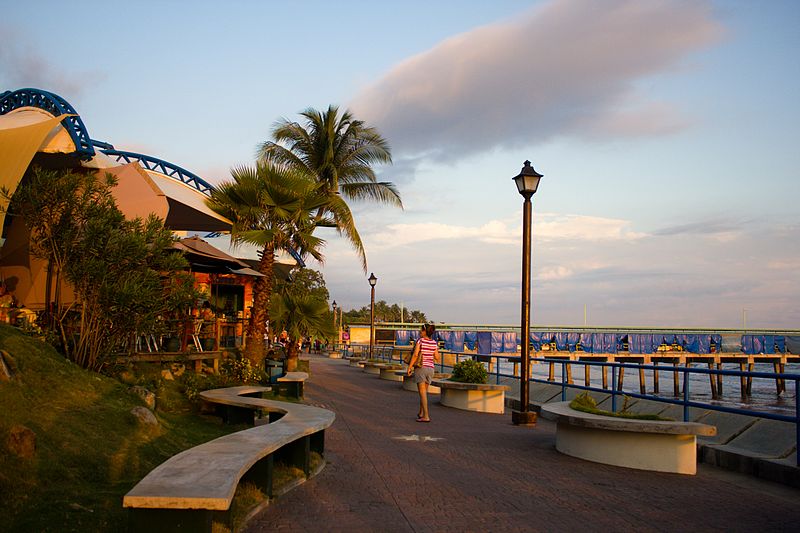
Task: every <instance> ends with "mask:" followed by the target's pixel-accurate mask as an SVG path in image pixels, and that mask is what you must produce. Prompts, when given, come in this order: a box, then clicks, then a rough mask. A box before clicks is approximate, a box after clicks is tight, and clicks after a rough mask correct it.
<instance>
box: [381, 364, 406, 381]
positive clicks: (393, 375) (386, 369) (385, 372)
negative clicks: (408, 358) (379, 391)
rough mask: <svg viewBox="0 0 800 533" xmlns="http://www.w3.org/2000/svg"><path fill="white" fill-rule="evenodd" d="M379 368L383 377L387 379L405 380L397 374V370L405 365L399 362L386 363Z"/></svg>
mask: <svg viewBox="0 0 800 533" xmlns="http://www.w3.org/2000/svg"><path fill="white" fill-rule="evenodd" d="M378 368H379V369H380V377H381V379H385V380H387V381H403V377H402V376H398V375H397V371H398V370H402V369H403V365H400V364H397V363H384V364H382V365H380V366H379V367H378Z"/></svg>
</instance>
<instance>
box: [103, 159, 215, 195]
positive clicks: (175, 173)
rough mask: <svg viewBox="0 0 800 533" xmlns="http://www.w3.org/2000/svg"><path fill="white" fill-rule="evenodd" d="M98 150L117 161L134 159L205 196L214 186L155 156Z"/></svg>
mask: <svg viewBox="0 0 800 533" xmlns="http://www.w3.org/2000/svg"><path fill="white" fill-rule="evenodd" d="M100 151H101V152H103V153H104V154H106V155H107V156H109V157H113V158H115V159H116V160H117V161H118V162H119V161H124V162H125V163H130V162H132V161H136V162H138V163H139V164H140V165H142V166H143V167H144V168H146V169H147V170H152V171H154V172H160V173H161V174H164V175H165V176H169V177H170V178H174V179H176V180H178V181H180V182H182V183H184V184H186V185H189V186H190V187H194V188H195V189H197V190H198V191H200V192H201V193H203V194H205V195H206V196H209V195H210V194H211V190H212V189H213V188H214V187H213V186H212V185H211V184H210V183H208V182H207V181H205V180H204V179H203V178H201V177H200V176H198V175H196V174H192V173H191V172H189V171H188V170H186V169H183V168H181V167H179V166H177V165H173V164H172V163H169V162H167V161H164V160H163V159H158V158H156V157H151V156H149V155H144V154H137V153H134V152H125V151H123V150H107V149H103V150H100Z"/></svg>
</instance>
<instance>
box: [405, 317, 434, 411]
mask: <svg viewBox="0 0 800 533" xmlns="http://www.w3.org/2000/svg"><path fill="white" fill-rule="evenodd" d="M435 331H436V326H434V325H433V324H425V325H423V326H422V328H421V329H420V332H419V335H420V337H419V340H418V341H417V343H416V344H415V345H414V352H413V354H412V355H411V361H410V362H409V363H408V369H407V370H406V373H407V374H408V375H409V376H410V375H411V374H412V373H413V374H414V383H416V384H417V390H418V391H419V412H418V413H417V422H430V421H431V417H430V413H429V412H428V386H429V385H430V384H431V381H432V380H433V368H434V364H435V363H437V362H438V361H439V345H438V344H437V343H436V341H435V340H433V333H434V332H435Z"/></svg>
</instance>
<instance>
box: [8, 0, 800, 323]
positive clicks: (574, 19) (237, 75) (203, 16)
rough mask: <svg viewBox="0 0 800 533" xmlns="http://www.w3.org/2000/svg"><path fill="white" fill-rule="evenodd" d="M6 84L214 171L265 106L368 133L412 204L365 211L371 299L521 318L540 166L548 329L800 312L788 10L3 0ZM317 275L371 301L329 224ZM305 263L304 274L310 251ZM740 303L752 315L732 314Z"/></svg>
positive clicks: (434, 310)
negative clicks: (49, 96)
mask: <svg viewBox="0 0 800 533" xmlns="http://www.w3.org/2000/svg"><path fill="white" fill-rule="evenodd" d="M0 11H1V12H2V13H3V19H2V20H0V89H1V90H6V89H16V88H21V87H28V86H33V87H39V88H42V89H46V90H51V91H53V92H56V93H58V94H60V95H61V96H63V97H64V98H66V99H67V100H68V101H69V102H70V103H71V104H72V105H73V106H74V107H75V108H76V109H77V110H78V112H79V113H80V114H81V116H82V117H83V119H84V122H85V123H86V125H87V128H88V130H89V133H90V134H91V135H92V137H93V138H95V139H98V140H104V141H108V142H111V143H113V144H114V145H115V146H116V147H117V148H120V149H128V150H133V151H140V152H144V153H147V154H151V155H155V156H158V157H161V158H163V159H166V160H169V161H172V162H174V163H176V164H179V165H181V166H183V167H185V168H187V169H189V170H191V171H193V172H195V173H198V174H200V175H201V176H203V177H206V178H207V179H208V180H209V181H211V182H219V181H221V180H223V179H225V178H226V177H227V175H228V169H229V168H230V167H232V166H235V165H239V164H242V163H249V162H252V160H253V157H254V153H255V148H256V145H257V144H258V143H259V142H261V141H263V140H265V139H267V138H268V137H269V131H270V127H271V125H272V124H273V123H274V122H275V121H276V120H277V119H279V118H280V117H287V118H291V119H294V118H296V116H297V112H299V111H301V110H303V109H305V108H307V107H316V108H324V107H326V106H327V105H328V104H338V105H340V106H342V107H347V108H349V109H351V110H352V111H353V112H354V113H355V114H356V116H357V117H358V118H362V119H364V120H366V121H367V122H369V123H370V124H372V125H374V126H376V127H377V128H378V129H379V130H380V131H381V132H382V133H383V134H384V135H385V136H386V137H387V139H388V141H389V143H390V144H391V145H392V148H393V156H394V161H395V164H394V165H393V166H391V167H387V168H381V169H379V173H380V175H381V176H382V178H384V179H387V180H390V181H393V182H395V183H396V184H397V186H398V187H399V189H400V192H401V195H402V197H403V201H404V204H405V209H404V210H402V211H401V210H395V209H389V208H381V207H376V206H370V205H355V206H354V210H355V213H356V216H357V223H358V226H359V230H360V232H361V235H362V237H363V239H364V242H365V245H366V248H367V255H368V260H369V269H370V271H373V272H375V274H376V275H377V276H378V278H379V281H378V286H377V297H378V298H379V299H386V300H388V301H391V302H403V303H404V304H405V305H406V306H408V307H411V308H415V309H422V310H424V311H426V312H427V313H428V315H429V316H430V317H431V318H433V319H435V320H437V321H447V322H468V323H476V322H480V323H495V324H496V323H507V324H516V323H518V321H519V301H520V288H519V285H520V282H519V280H520V262H521V258H520V249H521V241H520V231H521V230H520V226H521V204H522V201H521V197H520V196H519V195H518V194H517V193H516V190H515V188H514V185H513V183H512V181H511V177H512V176H514V175H515V174H516V173H518V172H519V170H520V168H521V166H522V162H523V161H524V160H525V159H530V160H531V161H532V162H533V164H534V166H535V168H536V169H537V170H538V171H539V172H541V173H543V174H544V176H545V177H544V178H543V180H542V183H541V185H540V189H539V192H538V193H537V194H536V196H535V197H534V229H533V232H534V238H533V241H534V242H533V249H534V256H533V290H532V299H533V321H534V322H535V323H537V324H576V325H577V324H583V321H584V306H585V307H586V309H587V322H588V324H590V325H641V326H684V325H685V326H711V327H740V326H741V325H742V321H743V316H746V321H747V326H748V327H763V328H773V327H774V328H798V327H800V305H798V302H800V275H799V274H798V272H800V244H798V242H799V241H800V239H798V237H799V236H800V215H798V209H797V198H798V196H799V195H798V193H800V186H799V185H798V184H797V183H798V177H800V176H798V174H799V173H800V171H799V170H798V169H800V150H797V148H796V144H797V139H798V138H800V131H799V130H800V104H799V103H798V99H797V95H798V94H800V69H798V60H797V54H798V51H800V35H799V34H798V32H797V31H796V29H797V27H800V4H799V3H797V2H794V1H791V0H783V1H781V0H775V1H771V2H768V3H760V2H759V3H756V2H736V1H724V2H723V1H720V2H696V1H693V2H666V1H624V0H607V1H604V2H589V1H573V0H550V1H545V2H524V1H494V2H491V3H490V2H477V1H475V2H456V1H447V2H416V1H404V2H402V3H390V2H385V3H376V2H373V3H366V2H322V1H320V2H292V3H289V2H281V3H278V2H271V3H267V2H255V1H253V2H245V1H240V2H231V3H226V4H221V3H219V2H177V1H172V2H137V3H135V4H134V3H123V2H107V3H104V4H96V3H89V2H74V3H71V4H70V11H69V12H66V13H65V11H64V8H63V7H62V6H61V4H60V3H57V2H35V1H33V2H28V3H25V4H23V3H20V2H7V1H5V0H0ZM327 237H329V238H328V245H327V250H326V258H327V260H326V263H325V265H324V267H322V269H323V272H324V273H325V277H326V280H327V284H328V288H329V290H330V292H331V295H332V297H333V298H335V299H336V300H337V302H339V303H342V304H344V305H345V307H346V308H350V307H360V306H362V305H366V304H368V301H369V300H368V299H369V286H368V284H367V281H366V277H367V276H368V275H369V272H367V273H366V275H365V274H364V272H362V271H361V270H360V268H359V264H358V260H357V258H356V256H355V254H354V253H353V252H352V251H351V250H350V249H349V248H348V247H347V245H346V243H344V242H342V241H341V240H339V239H338V238H337V237H336V236H335V235H333V234H331V235H329V236H327ZM311 266H312V267H313V266H315V265H311ZM743 310H744V311H743Z"/></svg>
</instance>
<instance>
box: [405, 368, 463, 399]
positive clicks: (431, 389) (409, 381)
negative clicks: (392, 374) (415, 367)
mask: <svg viewBox="0 0 800 533" xmlns="http://www.w3.org/2000/svg"><path fill="white" fill-rule="evenodd" d="M396 374H397V375H398V376H400V378H401V379H399V380H398V381H402V382H403V389H405V390H407V391H411V392H417V391H418V389H417V384H416V383H414V374H411V375H410V376H409V375H407V374H406V372H405V370H403V371H400V372H396ZM449 377H450V374H442V373H439V372H437V373H435V374H434V375H433V379H434V380H437V379H447V378H449ZM440 392H441V389H439V387H437V386H436V385H434V384H433V383H431V384H430V385H428V393H430V394H439V393H440Z"/></svg>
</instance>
